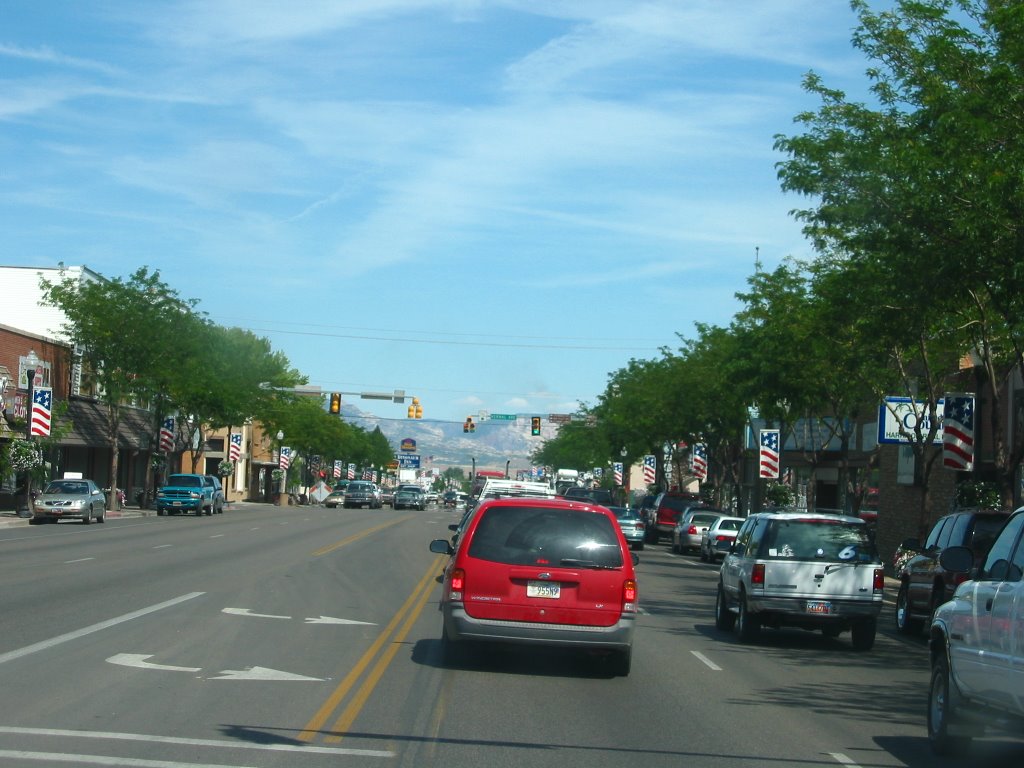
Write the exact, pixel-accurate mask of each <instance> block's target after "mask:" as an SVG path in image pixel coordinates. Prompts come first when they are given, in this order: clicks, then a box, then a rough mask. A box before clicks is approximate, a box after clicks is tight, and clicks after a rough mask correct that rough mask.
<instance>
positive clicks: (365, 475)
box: [363, 469, 370, 480]
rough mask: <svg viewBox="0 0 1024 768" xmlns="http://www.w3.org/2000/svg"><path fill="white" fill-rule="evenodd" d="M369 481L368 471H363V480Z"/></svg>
mask: <svg viewBox="0 0 1024 768" xmlns="http://www.w3.org/2000/svg"><path fill="white" fill-rule="evenodd" d="M369 479H370V470H369V469H364V470H363V480H369Z"/></svg>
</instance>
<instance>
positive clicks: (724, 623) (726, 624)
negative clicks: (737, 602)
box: [715, 582, 736, 632]
mask: <svg viewBox="0 0 1024 768" xmlns="http://www.w3.org/2000/svg"><path fill="white" fill-rule="evenodd" d="M735 625H736V614H735V613H733V612H732V611H730V610H729V601H728V599H727V598H726V596H725V589H723V588H722V582H718V595H717V596H716V597H715V626H716V627H717V628H718V629H722V630H725V631H726V632H728V631H729V630H731V629H732V628H733V627H734V626H735Z"/></svg>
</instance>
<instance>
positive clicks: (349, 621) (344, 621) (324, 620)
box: [306, 616, 377, 627]
mask: <svg viewBox="0 0 1024 768" xmlns="http://www.w3.org/2000/svg"><path fill="white" fill-rule="evenodd" d="M306 623H307V624H362V625H364V626H367V627H375V626H377V625H376V624H374V623H373V622H372V621H356V620H354V619H335V618H332V617H331V616H321V617H320V618H319V619H306Z"/></svg>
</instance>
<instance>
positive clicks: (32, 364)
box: [25, 349, 42, 517]
mask: <svg viewBox="0 0 1024 768" xmlns="http://www.w3.org/2000/svg"><path fill="white" fill-rule="evenodd" d="M40 362H42V361H41V360H40V359H39V356H38V355H37V354H36V351H35V350H34V349H30V350H29V351H28V357H26V358H25V365H26V366H27V368H28V370H26V371H25V378H26V379H27V380H28V403H27V404H26V407H25V439H26V440H28V441H29V442H30V443H31V442H32V400H33V398H34V397H35V378H36V368H38V367H39V363H40ZM25 510H26V515H25V516H26V517H32V470H31V469H29V470H28V471H27V473H26V474H25Z"/></svg>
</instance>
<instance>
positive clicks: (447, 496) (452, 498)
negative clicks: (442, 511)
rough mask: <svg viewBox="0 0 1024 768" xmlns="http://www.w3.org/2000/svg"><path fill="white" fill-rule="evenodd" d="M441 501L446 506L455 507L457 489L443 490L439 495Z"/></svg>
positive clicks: (457, 496) (457, 495)
mask: <svg viewBox="0 0 1024 768" xmlns="http://www.w3.org/2000/svg"><path fill="white" fill-rule="evenodd" d="M441 503H442V504H444V506H446V507H456V506H458V504H459V494H458V492H457V491H445V492H444V495H443V496H442V497H441Z"/></svg>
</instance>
